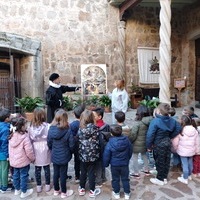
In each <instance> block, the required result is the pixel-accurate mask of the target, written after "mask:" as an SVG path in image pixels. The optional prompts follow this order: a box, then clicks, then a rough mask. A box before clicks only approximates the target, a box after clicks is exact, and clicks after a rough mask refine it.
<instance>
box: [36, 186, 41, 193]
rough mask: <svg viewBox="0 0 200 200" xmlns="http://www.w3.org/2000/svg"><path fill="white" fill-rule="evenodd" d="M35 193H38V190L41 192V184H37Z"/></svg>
mask: <svg viewBox="0 0 200 200" xmlns="http://www.w3.org/2000/svg"><path fill="white" fill-rule="evenodd" d="M36 190H37V193H40V192H42V186H41V185H37V189H36Z"/></svg>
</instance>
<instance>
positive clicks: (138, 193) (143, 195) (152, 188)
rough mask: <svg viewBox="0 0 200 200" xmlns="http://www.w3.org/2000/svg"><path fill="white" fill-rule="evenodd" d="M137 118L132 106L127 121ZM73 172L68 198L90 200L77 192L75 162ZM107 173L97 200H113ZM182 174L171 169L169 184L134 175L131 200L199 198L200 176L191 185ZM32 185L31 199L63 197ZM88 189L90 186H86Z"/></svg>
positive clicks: (10, 198)
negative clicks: (160, 183) (39, 190)
mask: <svg viewBox="0 0 200 200" xmlns="http://www.w3.org/2000/svg"><path fill="white" fill-rule="evenodd" d="M176 110H177V115H179V114H180V113H181V110H182V108H177V109H176ZM195 113H196V114H197V115H198V116H200V109H197V108H196V109H195ZM134 117H135V110H133V109H130V110H129V111H128V112H127V115H126V118H127V119H126V123H127V124H129V125H131V122H132V120H133V119H134ZM72 120H73V114H72V113H71V112H69V121H72ZM104 120H105V121H106V122H107V123H109V124H110V122H111V113H106V114H105V116H104ZM68 175H72V179H71V180H69V181H68V182H67V188H68V189H69V188H70V189H73V190H74V194H73V195H72V196H71V197H68V198H67V199H69V200H89V199H92V198H89V196H88V193H87V194H86V195H85V196H81V197H80V196H79V195H78V192H77V188H78V184H76V183H75V182H74V179H73V178H74V170H73V161H70V164H69V173H68ZM106 175H107V179H108V181H107V182H106V183H105V184H104V185H103V187H102V188H101V190H102V192H101V194H100V195H98V196H97V197H96V198H93V199H97V200H111V199H112V197H111V191H112V188H111V184H110V180H111V176H110V170H109V168H107V169H106ZM180 175H181V171H180V170H178V169H171V170H170V173H169V176H168V184H167V185H164V186H156V185H153V184H152V183H151V182H150V180H149V179H150V178H151V177H154V176H153V175H150V176H145V175H144V174H142V176H141V179H139V180H137V179H135V178H132V177H131V178H130V185H131V198H130V199H131V200H172V199H176V200H198V199H200V178H194V177H193V180H191V181H189V183H188V185H185V184H183V183H180V182H178V181H177V177H178V176H180ZM30 177H34V167H33V166H31V170H30ZM29 185H30V187H32V188H33V189H34V192H33V194H32V195H31V196H29V197H27V198H26V199H28V200H59V199H61V198H60V196H58V197H55V196H53V189H51V191H50V192H48V193H46V192H44V191H43V192H42V193H37V192H36V188H35V186H36V185H35V182H34V181H33V182H30V184H29ZM86 189H87V188H86ZM120 195H121V199H124V196H123V192H121V193H120ZM18 199H20V197H18V196H14V193H13V192H7V193H6V194H0V200H18Z"/></svg>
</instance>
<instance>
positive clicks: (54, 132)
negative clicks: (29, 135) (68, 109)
mask: <svg viewBox="0 0 200 200" xmlns="http://www.w3.org/2000/svg"><path fill="white" fill-rule="evenodd" d="M67 131H68V129H60V128H58V127H57V126H50V128H49V132H50V134H51V137H52V138H53V139H56V140H59V139H61V138H62V137H63V136H64V135H65V134H66V133H67Z"/></svg>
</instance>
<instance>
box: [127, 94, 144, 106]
mask: <svg viewBox="0 0 200 200" xmlns="http://www.w3.org/2000/svg"><path fill="white" fill-rule="evenodd" d="M142 99H143V95H142V94H131V95H130V100H131V108H133V109H136V108H137V107H138V106H139V102H140V101H142Z"/></svg>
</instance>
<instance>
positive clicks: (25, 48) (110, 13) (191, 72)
mask: <svg viewBox="0 0 200 200" xmlns="http://www.w3.org/2000/svg"><path fill="white" fill-rule="evenodd" d="M199 10H200V6H193V7H191V8H184V9H182V10H176V9H172V22H171V26H172V35H171V44H172V68H171V69H172V71H171V83H172V84H171V93H172V95H173V94H175V93H177V90H176V89H174V88H173V80H174V78H180V77H184V76H186V77H187V86H186V89H184V90H183V92H182V96H183V97H184V98H183V99H184V101H183V104H187V103H192V102H194V101H195V81H196V78H195V74H196V57H195V40H196V39H197V38H199V37H200V23H199V21H200V20H199V18H200V12H199ZM159 11H160V8H158V7H152V8H151V7H150V8H149V7H135V8H133V9H132V12H131V14H130V16H129V17H128V19H127V21H126V22H120V20H119V9H118V7H115V6H112V5H110V3H109V2H108V1H107V0H84V1H83V0H67V1H66V0H59V1H57V0H17V1H13V0H8V1H2V2H1V3H0V23H1V31H0V53H1V52H4V53H5V52H7V53H8V54H9V55H12V54H16V55H18V62H19V68H20V71H21V77H20V78H21V95H22V96H23V95H25V94H28V95H31V96H42V97H43V96H44V92H45V89H46V88H47V86H48V77H49V75H50V74H51V73H53V72H57V73H59V74H60V75H61V77H62V83H64V84H68V83H69V84H72V83H74V82H76V84H80V82H81V80H80V78H81V76H80V75H81V74H80V73H81V69H80V66H81V64H106V66H107V73H108V76H107V77H108V88H109V89H110V90H111V89H112V88H113V82H114V80H116V79H117V78H119V76H120V73H121V68H120V65H122V64H123V63H122V64H120V62H121V61H120V55H121V53H122V54H123V53H124V59H125V62H124V72H125V77H124V78H125V79H126V82H127V87H128V86H129V85H130V84H131V80H136V81H137V82H136V83H137V84H138V73H139V71H138V59H137V47H138V46H147V47H159V42H160V39H159V26H160V22H159ZM123 26H124V27H123ZM121 29H123V30H121ZM121 31H122V32H123V31H124V36H123V37H124V40H125V46H124V47H125V48H124V52H122V48H121V46H120V41H119V38H120V32H121ZM4 55H5V54H4ZM5 60H6V59H5V58H4V57H3V56H1V57H0V62H1V63H3V62H9V61H8V60H6V61H5ZM14 67H15V66H14ZM0 74H1V68H0ZM143 87H158V86H157V85H147V86H146V85H143Z"/></svg>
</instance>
